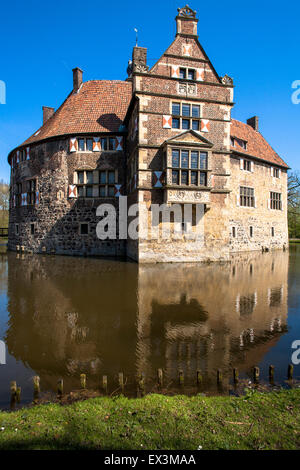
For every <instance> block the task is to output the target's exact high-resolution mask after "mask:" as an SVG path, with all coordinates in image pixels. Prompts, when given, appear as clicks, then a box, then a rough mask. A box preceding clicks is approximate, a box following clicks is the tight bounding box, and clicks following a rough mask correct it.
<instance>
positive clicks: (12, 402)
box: [10, 380, 17, 408]
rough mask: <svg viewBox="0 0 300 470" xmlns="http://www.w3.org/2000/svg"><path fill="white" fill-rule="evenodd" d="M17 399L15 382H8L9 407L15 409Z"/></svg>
mask: <svg viewBox="0 0 300 470" xmlns="http://www.w3.org/2000/svg"><path fill="white" fill-rule="evenodd" d="M16 397H17V382H16V381H15V380H13V381H12V382H10V406H11V408H14V407H15V404H16Z"/></svg>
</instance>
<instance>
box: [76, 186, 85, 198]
mask: <svg viewBox="0 0 300 470" xmlns="http://www.w3.org/2000/svg"><path fill="white" fill-rule="evenodd" d="M83 188H84V187H83V186H77V193H78V197H84V189H83Z"/></svg>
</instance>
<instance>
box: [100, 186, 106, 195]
mask: <svg viewBox="0 0 300 470" xmlns="http://www.w3.org/2000/svg"><path fill="white" fill-rule="evenodd" d="M99 196H100V197H105V196H106V190H105V186H100V188H99Z"/></svg>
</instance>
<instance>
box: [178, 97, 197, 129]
mask: <svg viewBox="0 0 300 470" xmlns="http://www.w3.org/2000/svg"><path fill="white" fill-rule="evenodd" d="M174 106H177V107H178V106H179V114H178V113H176V112H175V111H177V110H178V108H177V109H176V110H174ZM184 107H189V114H186V112H185V111H184ZM195 110H197V112H196V115H195V114H194V111H195ZM171 116H172V129H176V130H178V129H179V130H184V131H186V130H194V131H200V129H201V126H200V121H201V116H202V107H201V104H195V103H190V102H186V101H171ZM187 121H188V127H186V126H184V125H183V123H184V122H187ZM175 122H176V123H178V126H177V125H176V126H175V125H174V124H175ZM195 123H196V124H197V125H196V128H195V127H194V125H195Z"/></svg>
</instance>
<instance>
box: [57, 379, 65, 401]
mask: <svg viewBox="0 0 300 470" xmlns="http://www.w3.org/2000/svg"><path fill="white" fill-rule="evenodd" d="M63 393H64V381H63V379H59V381H58V382H57V395H58V396H59V397H60V398H61V397H62V395H63Z"/></svg>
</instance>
